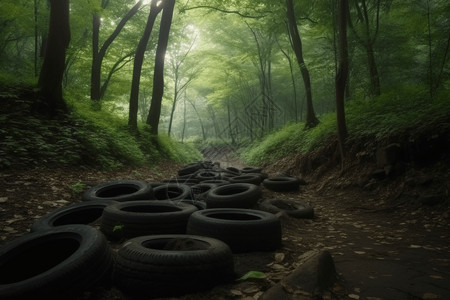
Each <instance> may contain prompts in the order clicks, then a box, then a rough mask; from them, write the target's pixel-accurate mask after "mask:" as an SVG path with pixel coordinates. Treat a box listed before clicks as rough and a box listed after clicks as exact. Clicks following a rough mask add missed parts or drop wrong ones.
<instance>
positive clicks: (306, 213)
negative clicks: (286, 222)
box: [259, 199, 314, 219]
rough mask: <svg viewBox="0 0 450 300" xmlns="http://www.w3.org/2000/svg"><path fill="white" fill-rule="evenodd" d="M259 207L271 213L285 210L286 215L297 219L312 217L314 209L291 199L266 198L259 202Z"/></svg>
mask: <svg viewBox="0 0 450 300" xmlns="http://www.w3.org/2000/svg"><path fill="white" fill-rule="evenodd" d="M259 209H261V210H263V211H267V212H270V213H273V214H276V213H279V212H285V213H286V214H287V215H288V216H291V217H293V218H297V219H312V218H314V209H313V208H312V207H311V206H309V205H306V204H301V203H296V202H295V201H292V200H284V199H268V200H264V201H263V202H261V203H260V204H259Z"/></svg>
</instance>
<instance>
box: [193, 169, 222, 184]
mask: <svg viewBox="0 0 450 300" xmlns="http://www.w3.org/2000/svg"><path fill="white" fill-rule="evenodd" d="M195 178H196V179H198V181H200V182H202V181H205V180H217V179H220V178H221V175H220V172H216V171H213V170H200V171H198V172H197V173H196V175H195Z"/></svg>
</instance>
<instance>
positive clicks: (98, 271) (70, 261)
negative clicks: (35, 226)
mask: <svg viewBox="0 0 450 300" xmlns="http://www.w3.org/2000/svg"><path fill="white" fill-rule="evenodd" d="M112 267H113V257H112V250H111V248H110V246H109V244H108V243H107V241H106V239H105V237H104V236H103V234H101V233H100V232H99V231H98V230H97V229H94V228H93V227H91V226H87V225H66V226H60V227H57V228H52V229H49V230H45V231H38V232H34V233H30V234H27V235H24V236H22V237H20V238H17V239H15V240H13V241H11V242H9V243H8V244H6V245H4V246H2V247H1V248H0V299H2V300H9V299H11V300H12V299H14V300H15V299H72V298H73V297H74V296H77V295H79V294H81V293H83V292H85V291H89V290H90V289H93V288H95V287H97V286H100V285H106V286H110V285H111V275H112Z"/></svg>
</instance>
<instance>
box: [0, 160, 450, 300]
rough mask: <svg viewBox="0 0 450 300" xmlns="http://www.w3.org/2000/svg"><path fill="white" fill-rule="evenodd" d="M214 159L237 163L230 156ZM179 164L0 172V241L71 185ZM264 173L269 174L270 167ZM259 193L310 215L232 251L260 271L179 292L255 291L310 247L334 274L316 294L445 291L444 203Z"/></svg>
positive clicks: (336, 193)
mask: <svg viewBox="0 0 450 300" xmlns="http://www.w3.org/2000/svg"><path fill="white" fill-rule="evenodd" d="M222 166H224V167H225V166H238V167H240V165H237V164H236V160H231V161H226V162H222ZM179 167H180V166H178V165H175V164H170V163H168V164H165V165H163V166H160V167H149V168H140V169H127V170H118V171H115V172H100V171H89V170H78V171H75V170H61V169H60V170H34V171H14V172H2V173H0V218H1V219H0V220H1V221H0V222H1V223H0V245H1V244H3V243H6V242H8V241H9V240H11V239H13V238H15V237H17V236H20V235H23V234H26V233H27V232H28V229H29V227H30V225H31V224H32V223H33V222H34V220H35V219H36V218H38V217H40V216H42V215H44V214H45V213H47V212H49V211H52V210H53V209H56V208H57V207H60V206H64V205H68V204H70V203H74V202H78V201H80V195H79V194H77V193H76V192H75V191H74V187H76V186H77V185H78V184H84V185H85V186H89V185H94V184H96V183H99V182H103V181H108V180H114V179H124V178H129V179H140V180H146V181H148V182H151V181H159V180H161V179H164V178H169V177H171V176H174V175H175V174H176V171H177V169H178V168H179ZM269 175H274V173H270V172H269ZM263 198H264V199H270V198H280V199H292V200H295V201H297V202H298V203H307V204H310V205H311V206H313V207H314V209H315V214H316V218H315V219H312V220H306V219H293V218H290V217H287V216H282V217H281V220H282V224H283V245H282V247H281V248H280V249H279V250H277V251H275V252H258V253H245V254H239V255H235V267H236V272H237V273H238V275H239V276H240V275H243V274H245V273H246V272H248V271H261V272H264V273H265V275H266V277H265V278H263V279H250V280H246V281H243V282H234V283H230V284H226V285H222V286H218V287H216V288H214V289H213V290H211V291H208V292H205V293H199V294H196V295H188V296H185V297H182V298H180V299H195V300H198V299H217V300H219V299H221V300H223V299H246V300H249V299H258V298H259V297H260V296H261V295H262V294H263V293H264V291H266V290H267V289H269V288H270V287H271V286H273V285H274V284H275V283H276V282H278V281H279V280H280V279H282V278H283V277H285V276H286V275H288V274H290V273H291V272H292V271H293V270H294V269H295V268H296V267H298V266H299V261H300V257H302V255H304V254H305V253H308V251H311V250H328V251H330V253H331V255H332V257H333V259H334V262H335V265H336V270H337V272H338V273H339V274H340V281H339V284H338V285H335V286H334V287H333V288H332V289H331V290H330V291H328V292H327V293H326V294H325V295H324V299H367V300H376V299H396V300H398V299H405V300H406V299H450V289H449V287H450V251H449V250H450V249H449V248H450V243H449V223H448V221H449V212H448V207H446V206H431V207H428V206H410V205H407V204H403V205H400V206H397V207H395V208H393V209H386V195H379V194H377V193H376V192H373V191H372V192H367V191H362V190H361V189H360V188H358V187H351V188H346V189H343V188H341V189H336V187H326V186H325V187H324V184H323V183H320V184H319V183H317V182H316V183H314V182H311V183H310V184H309V185H306V186H302V187H301V190H300V191H298V192H291V193H274V192H270V191H269V190H266V189H264V188H263ZM84 299H95V300H106V299H109V300H110V299H117V300H121V299H125V298H124V297H123V296H122V295H121V294H120V293H119V292H118V291H116V290H114V289H113V290H106V291H100V292H99V293H98V294H96V295H92V296H91V297H90V298H84Z"/></svg>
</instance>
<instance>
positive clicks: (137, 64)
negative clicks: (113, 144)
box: [128, 0, 162, 131]
mask: <svg viewBox="0 0 450 300" xmlns="http://www.w3.org/2000/svg"><path fill="white" fill-rule="evenodd" d="M157 3H158V1H157V0H152V2H151V5H150V13H149V15H148V20H147V24H146V26H145V30H144V34H143V35H142V37H141V40H140V41H139V44H138V46H137V48H136V55H135V56H134V66H133V79H132V82H131V92H130V108H129V114H128V126H130V129H131V130H132V131H137V114H138V108H139V85H140V81H141V72H142V64H143V62H144V55H145V51H146V50H147V44H148V40H149V39H150V34H151V33H152V30H153V25H154V24H155V20H156V17H157V16H158V14H159V13H160V12H161V9H162V7H161V5H160V6H158V5H157Z"/></svg>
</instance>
